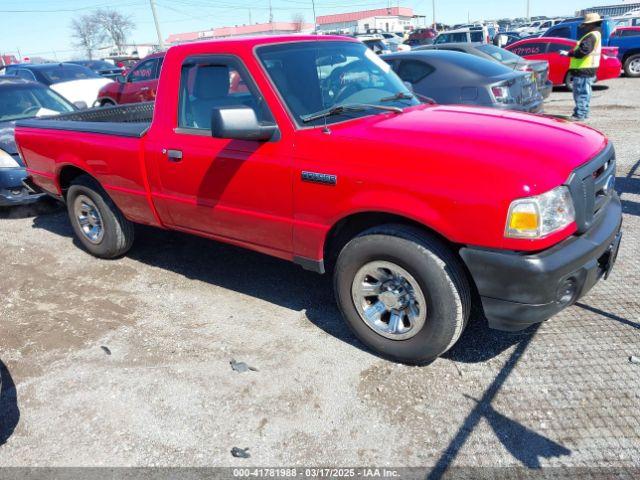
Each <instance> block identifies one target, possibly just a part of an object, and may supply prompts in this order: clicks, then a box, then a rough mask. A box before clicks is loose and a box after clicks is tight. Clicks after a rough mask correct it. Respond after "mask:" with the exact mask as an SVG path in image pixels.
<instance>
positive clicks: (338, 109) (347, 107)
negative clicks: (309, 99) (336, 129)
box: [300, 103, 402, 123]
mask: <svg viewBox="0 0 640 480" xmlns="http://www.w3.org/2000/svg"><path fill="white" fill-rule="evenodd" d="M368 108H375V109H377V110H384V111H387V112H395V113H402V109H401V108H399V107H388V106H386V105H373V104H370V103H347V104H344V105H334V106H333V107H330V108H327V109H325V110H320V111H319V112H315V113H309V114H308V115H302V116H301V117H300V118H302V121H303V122H304V123H308V122H312V121H313V120H317V119H319V118H324V117H330V116H332V115H340V114H341V113H343V112H348V111H352V112H358V111H361V110H366V109H368Z"/></svg>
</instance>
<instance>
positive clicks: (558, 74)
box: [506, 37, 621, 90]
mask: <svg viewBox="0 0 640 480" xmlns="http://www.w3.org/2000/svg"><path fill="white" fill-rule="evenodd" d="M576 45H577V42H576V41H575V40H569V39H566V38H547V37H541V38H530V39H525V40H520V41H519V42H516V43H513V44H511V45H509V46H507V47H506V49H507V50H509V51H510V52H513V53H515V54H516V55H518V56H520V57H523V58H526V59H527V60H544V61H546V62H548V63H549V80H551V82H552V83H553V84H554V85H555V86H564V87H565V88H567V89H569V90H571V89H572V88H573V86H572V78H571V73H570V72H569V67H570V64H571V58H570V57H567V56H565V55H561V54H560V52H562V51H569V50H573V49H574V48H575V47H576ZM617 55H618V48H617V47H602V58H601V61H600V67H599V68H598V72H597V79H598V81H603V80H609V79H612V78H618V77H619V76H620V69H621V64H620V60H619V59H618V57H617Z"/></svg>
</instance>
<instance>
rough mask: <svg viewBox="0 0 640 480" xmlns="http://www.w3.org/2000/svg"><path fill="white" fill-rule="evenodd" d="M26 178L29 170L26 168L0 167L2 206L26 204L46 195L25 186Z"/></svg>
mask: <svg viewBox="0 0 640 480" xmlns="http://www.w3.org/2000/svg"><path fill="white" fill-rule="evenodd" d="M26 179H27V171H26V170H25V169H24V168H7V169H0V207H9V206H13V205H26V204H29V203H33V202H36V201H38V200H39V199H40V198H42V197H43V196H44V194H43V193H40V192H34V191H33V190H31V189H29V188H28V187H27V186H25V185H24V184H23V181H24V180H26Z"/></svg>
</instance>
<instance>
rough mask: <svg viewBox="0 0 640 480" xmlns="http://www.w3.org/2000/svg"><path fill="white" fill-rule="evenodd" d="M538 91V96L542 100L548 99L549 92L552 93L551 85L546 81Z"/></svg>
mask: <svg viewBox="0 0 640 480" xmlns="http://www.w3.org/2000/svg"><path fill="white" fill-rule="evenodd" d="M538 91H539V92H540V95H542V98H544V99H545V100H546V99H547V98H549V95H551V92H552V91H553V83H552V82H550V81H547V82H546V83H545V85H544V87H540V88H539V89H538Z"/></svg>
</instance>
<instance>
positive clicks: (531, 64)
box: [415, 43, 553, 98]
mask: <svg viewBox="0 0 640 480" xmlns="http://www.w3.org/2000/svg"><path fill="white" fill-rule="evenodd" d="M415 50H451V51H454V52H461V53H468V54H470V55H475V56H476V57H480V58H483V59H485V60H490V61H493V62H498V63H501V64H502V65H504V66H505V67H507V68H509V69H510V70H518V71H521V72H531V73H533V75H534V77H535V81H536V85H537V87H538V91H539V92H540V94H541V95H542V97H543V98H548V97H549V95H551V90H552V89H553V84H552V83H551V81H550V80H549V63H548V62H546V61H542V60H527V59H525V58H522V57H520V56H518V55H516V54H515V53H512V52H510V51H508V50H505V49H504V48H499V47H496V46H495V45H491V44H487V43H443V44H438V45H427V46H423V47H417V48H416V49H415Z"/></svg>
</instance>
